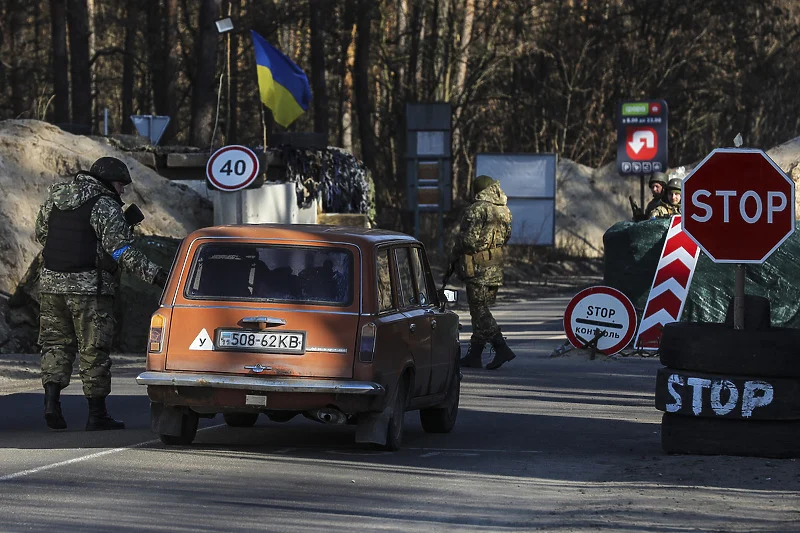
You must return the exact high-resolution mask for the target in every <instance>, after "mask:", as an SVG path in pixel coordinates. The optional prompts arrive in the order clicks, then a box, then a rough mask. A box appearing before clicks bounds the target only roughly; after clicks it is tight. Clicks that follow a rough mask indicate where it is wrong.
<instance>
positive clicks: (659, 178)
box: [648, 172, 667, 187]
mask: <svg viewBox="0 0 800 533" xmlns="http://www.w3.org/2000/svg"><path fill="white" fill-rule="evenodd" d="M654 183H660V184H661V186H662V187H666V186H667V178H666V176H664V173H663V172H654V173H653V174H652V175H651V176H650V182H649V183H648V185H652V184H654Z"/></svg>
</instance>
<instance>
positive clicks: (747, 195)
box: [739, 191, 763, 224]
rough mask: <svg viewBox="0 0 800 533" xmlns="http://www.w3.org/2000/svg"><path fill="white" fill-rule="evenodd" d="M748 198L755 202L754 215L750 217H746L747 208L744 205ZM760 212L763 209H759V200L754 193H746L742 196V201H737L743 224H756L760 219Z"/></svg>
mask: <svg viewBox="0 0 800 533" xmlns="http://www.w3.org/2000/svg"><path fill="white" fill-rule="evenodd" d="M748 198H755V200H756V214H755V215H754V216H752V217H749V216H747V207H746V206H745V205H744V204H745V203H746V202H747V199H748ZM762 211H763V208H762V207H761V198H760V197H759V196H758V195H757V194H756V192H755V191H747V192H746V193H744V194H743V195H742V199H741V200H739V213H740V214H741V215H742V218H743V219H744V221H745V222H747V223H748V224H753V223H754V222H758V219H759V218H761V212H762Z"/></svg>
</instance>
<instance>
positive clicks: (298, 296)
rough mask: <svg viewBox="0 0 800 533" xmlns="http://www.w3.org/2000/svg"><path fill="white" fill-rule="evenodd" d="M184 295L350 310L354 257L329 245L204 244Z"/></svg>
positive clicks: (341, 249) (196, 259) (348, 252)
mask: <svg viewBox="0 0 800 533" xmlns="http://www.w3.org/2000/svg"><path fill="white" fill-rule="evenodd" d="M184 294H185V295H186V297H187V298H191V299H224V300H259V301H271V302H286V303H306V304H317V305H336V306H347V305H350V304H351V303H352V301H353V254H352V253H351V252H350V251H349V250H346V249H343V248H333V247H327V246H325V247H323V246H281V245H253V244H204V245H202V246H201V247H200V249H199V250H198V251H197V253H196V254H195V257H194V263H193V264H192V268H191V274H190V276H189V283H188V284H187V285H186V289H185V292H184Z"/></svg>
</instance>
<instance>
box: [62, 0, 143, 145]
mask: <svg viewBox="0 0 800 533" xmlns="http://www.w3.org/2000/svg"><path fill="white" fill-rule="evenodd" d="M53 1H57V0H51V3H52V2H53ZM125 7H126V15H125V45H124V46H125V48H124V49H123V54H124V55H123V59H122V118H121V120H120V122H121V124H122V133H133V122H131V120H130V116H131V115H133V90H134V77H133V75H134V71H133V69H134V61H135V58H136V32H137V26H138V24H137V23H138V19H139V1H138V0H128V1H127V2H126V6H125Z"/></svg>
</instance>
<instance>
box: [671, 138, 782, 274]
mask: <svg viewBox="0 0 800 533" xmlns="http://www.w3.org/2000/svg"><path fill="white" fill-rule="evenodd" d="M681 212H682V213H683V217H682V225H683V231H685V232H686V233H687V234H688V235H689V237H691V239H692V240H693V241H694V242H696V243H697V244H698V245H699V246H700V247H701V248H702V249H703V251H704V252H705V253H706V254H708V256H709V257H710V258H711V259H712V260H713V261H714V262H715V263H763V262H764V261H765V260H766V259H767V257H769V256H770V254H772V252H774V251H775V250H776V249H777V248H778V246H780V245H781V243H783V241H785V240H786V239H787V238H788V237H789V235H791V234H792V232H793V231H794V225H795V221H794V182H793V181H792V180H791V179H790V178H789V177H788V176H787V175H786V174H784V172H783V171H782V170H781V169H780V168H779V167H778V165H776V164H775V163H774V162H773V161H772V159H770V158H769V157H767V154H765V153H764V152H763V151H761V150H754V149H738V148H737V149H730V148H717V149H716V150H714V151H713V152H711V153H710V154H709V155H708V156H707V157H706V158H705V159H703V161H701V162H700V164H699V165H697V167H695V169H694V170H693V171H692V173H691V174H689V175H688V176H687V177H686V179H685V180H683V188H682V190H681Z"/></svg>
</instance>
